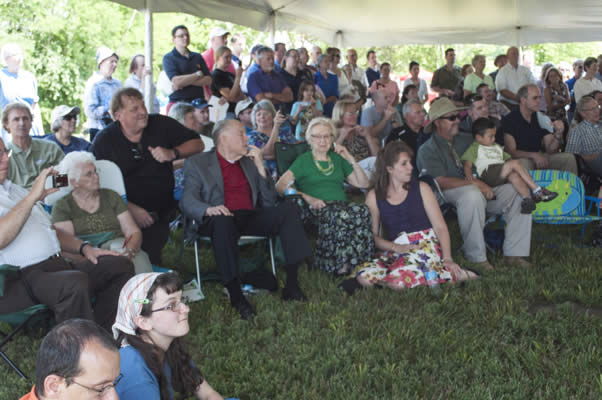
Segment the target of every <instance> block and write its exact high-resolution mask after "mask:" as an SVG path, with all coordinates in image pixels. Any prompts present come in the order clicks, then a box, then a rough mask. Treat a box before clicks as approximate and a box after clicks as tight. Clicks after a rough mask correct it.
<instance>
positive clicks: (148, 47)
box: [143, 0, 154, 112]
mask: <svg viewBox="0 0 602 400" xmlns="http://www.w3.org/2000/svg"><path fill="white" fill-rule="evenodd" d="M152 2H153V0H144V5H145V8H144V26H145V32H144V33H145V36H144V65H145V66H146V67H149V68H150V74H148V75H144V76H143V79H144V88H145V90H144V105H146V109H147V110H148V112H152V109H153V103H154V101H153V100H154V98H153V97H154V93H153V92H154V90H152V88H153V67H152V66H153V5H152Z"/></svg>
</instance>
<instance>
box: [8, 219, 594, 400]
mask: <svg viewBox="0 0 602 400" xmlns="http://www.w3.org/2000/svg"><path fill="white" fill-rule="evenodd" d="M579 229H580V228H578V227H551V226H543V225H534V230H533V241H532V261H534V264H535V266H534V267H533V268H532V269H528V270H525V269H517V268H512V267H509V266H506V265H504V264H503V263H502V260H501V257H499V256H497V257H492V258H491V262H492V263H493V264H494V265H495V266H496V267H497V268H496V270H495V271H493V272H491V273H486V274H485V273H484V274H483V275H482V277H481V279H480V280H478V281H473V282H469V283H466V284H460V285H455V286H452V285H447V286H443V287H442V293H441V295H440V296H439V297H434V296H432V295H431V293H430V291H429V289H428V288H416V289H411V290H405V291H400V292H394V291H391V290H384V289H383V290H378V289H373V290H364V291H360V292H359V293H356V294H355V295H354V296H352V297H348V296H347V295H344V294H343V293H342V292H341V291H340V290H339V289H337V283H338V281H337V280H335V279H332V278H330V277H329V276H327V275H326V274H325V273H322V272H320V271H315V270H308V269H307V268H305V267H303V268H302V271H301V273H300V281H301V285H302V287H303V288H304V290H305V292H306V294H307V296H308V298H309V302H307V303H283V302H282V301H280V297H279V293H278V294H265V295H257V296H253V297H252V298H251V302H252V303H253V304H254V305H255V306H256V309H257V317H256V318H255V319H254V320H253V321H250V322H246V321H242V320H240V319H239V317H238V315H237V313H236V312H235V311H234V310H233V309H231V307H230V305H229V303H228V301H227V299H226V297H225V296H224V295H223V293H222V291H221V290H222V287H221V286H220V285H219V284H218V283H214V282H208V283H205V284H204V286H203V290H204V292H205V294H206V296H207V298H206V300H204V301H202V302H198V303H194V304H192V306H191V312H190V325H191V332H190V333H189V334H188V336H187V339H188V343H189V348H190V351H191V352H192V354H193V359H194V360H195V361H196V362H197V364H198V365H200V366H201V369H202V371H203V373H204V374H205V376H206V378H207V380H208V381H209V382H210V383H211V385H213V387H215V388H216V389H217V390H218V391H219V392H220V393H222V394H223V395H225V396H226V397H227V396H232V397H239V398H241V399H244V400H247V399H329V400H330V399H344V400H356V399H600V398H602V394H601V393H602V339H601V338H602V319H601V317H602V312H601V310H602V258H601V252H602V250H600V249H593V248H582V247H581V245H580V242H579V240H578V235H579ZM450 230H451V234H452V244H453V246H454V249H455V250H456V251H455V252H454V257H455V259H456V260H457V261H458V262H459V263H460V265H463V264H464V265H468V264H467V263H465V262H464V261H465V260H464V259H463V258H462V257H461V255H460V254H459V252H458V247H459V245H460V240H459V237H460V235H459V232H458V229H457V224H456V223H455V222H454V221H453V220H452V221H451V222H450ZM589 235H591V227H590V228H588V230H586V238H588V237H589ZM569 238H574V241H572V240H568V239H569ZM544 239H545V242H544ZM246 252H253V250H248V251H246ZM176 253H177V252H176V250H175V247H174V246H169V247H168V248H167V249H166V252H165V258H166V260H167V262H166V264H167V265H168V266H172V265H175V260H176ZM201 257H202V262H203V268H204V269H207V270H208V269H212V268H215V267H214V265H213V263H214V261H213V257H212V255H211V253H210V251H209V250H203V251H202V253H201ZM184 259H185V264H186V269H187V270H189V271H192V270H193V269H194V261H193V251H192V249H191V248H187V249H186V252H185V257H184ZM267 267H268V264H267V263H266V268H267ZM278 275H279V279H280V281H281V286H282V282H283V280H284V279H285V274H284V273H283V272H279V274H278ZM41 337H42V333H40V332H37V333H36V332H32V333H30V334H29V335H28V336H21V337H19V338H18V339H17V340H15V341H14V342H12V343H10V344H9V345H8V346H7V348H6V352H7V354H8V355H9V356H10V357H11V358H13V360H15V361H17V362H18V364H19V365H20V366H21V367H22V368H23V369H24V371H25V372H26V373H27V374H29V375H30V376H34V374H35V371H34V370H35V355H36V351H37V349H38V347H39V344H40V341H41ZM0 373H1V374H2V376H3V377H4V378H3V381H4V382H3V384H2V385H0V399H2V400H5V399H6V400H8V399H18V398H19V397H20V396H21V395H22V394H24V393H26V392H27V391H28V390H29V389H30V387H31V382H29V381H25V380H22V379H19V378H18V377H17V375H16V374H15V373H14V372H12V371H11V370H10V369H9V368H8V367H7V366H6V364H5V363H4V362H3V361H0Z"/></svg>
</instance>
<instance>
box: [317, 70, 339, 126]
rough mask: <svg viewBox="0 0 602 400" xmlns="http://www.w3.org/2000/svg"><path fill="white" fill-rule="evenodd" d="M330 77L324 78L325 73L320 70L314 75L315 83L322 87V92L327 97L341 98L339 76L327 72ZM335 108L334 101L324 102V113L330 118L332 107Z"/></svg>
mask: <svg viewBox="0 0 602 400" xmlns="http://www.w3.org/2000/svg"><path fill="white" fill-rule="evenodd" d="M327 75H328V79H326V78H324V75H322V73H321V72H320V71H319V70H318V72H316V76H314V83H315V84H317V85H318V86H319V87H320V89H322V93H324V96H325V97H326V98H329V97H330V96H335V97H336V98H339V77H338V76H336V75H335V74H331V73H330V72H327ZM333 108H334V103H326V104H324V115H325V116H326V117H328V118H331V117H332V109H333Z"/></svg>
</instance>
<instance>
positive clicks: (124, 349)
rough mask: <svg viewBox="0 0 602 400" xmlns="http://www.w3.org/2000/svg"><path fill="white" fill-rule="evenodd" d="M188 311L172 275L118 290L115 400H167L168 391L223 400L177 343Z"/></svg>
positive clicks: (140, 278)
mask: <svg viewBox="0 0 602 400" xmlns="http://www.w3.org/2000/svg"><path fill="white" fill-rule="evenodd" d="M189 311H190V308H188V306H187V305H186V303H184V301H183V299H182V281H181V280H180V278H179V277H178V276H177V275H176V274H175V273H173V272H171V273H167V274H159V273H147V274H139V275H136V276H135V277H133V278H131V279H130V280H129V281H128V282H127V283H126V284H125V286H124V287H123V289H121V294H120V295H119V306H118V308H117V318H116V320H115V324H113V335H114V336H115V338H116V339H117V343H119V345H120V346H121V349H120V350H119V353H120V354H121V373H122V374H123V379H122V380H121V381H120V382H119V385H118V386H116V390H117V394H118V395H119V398H120V399H121V400H139V399H143V400H159V399H161V400H171V399H173V398H174V391H175V392H178V393H179V394H180V395H182V396H184V397H186V398H188V397H190V396H194V397H195V398H196V399H199V400H223V398H222V396H220V395H219V394H218V393H217V392H216V391H215V390H213V388H211V386H209V383H207V381H206V380H205V379H204V378H203V376H202V375H201V372H200V371H199V369H198V368H197V366H196V365H195V364H194V363H193V362H192V359H191V357H190V354H188V352H187V351H186V349H185V348H184V344H183V343H182V338H183V337H184V336H185V335H186V334H187V333H188V331H189V330H190V327H189V326H188V312H189Z"/></svg>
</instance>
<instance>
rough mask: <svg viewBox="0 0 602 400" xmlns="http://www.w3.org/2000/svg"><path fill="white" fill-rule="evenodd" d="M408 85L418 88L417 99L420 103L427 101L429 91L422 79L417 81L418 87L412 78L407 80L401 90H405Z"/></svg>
mask: <svg viewBox="0 0 602 400" xmlns="http://www.w3.org/2000/svg"><path fill="white" fill-rule="evenodd" d="M409 85H414V86H417V87H418V98H419V99H420V101H422V102H424V101H426V100H427V99H428V96H429V89H428V85H427V83H426V81H425V80H424V79H418V85H416V84H415V83H414V81H412V78H407V79H406V80H404V81H403V88H404V89H405V88H406V87H407V86H409Z"/></svg>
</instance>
